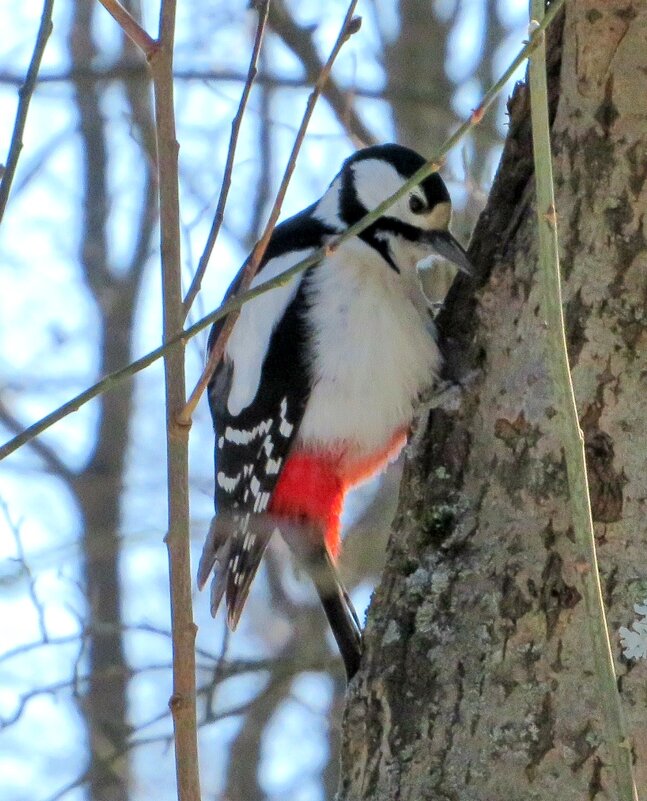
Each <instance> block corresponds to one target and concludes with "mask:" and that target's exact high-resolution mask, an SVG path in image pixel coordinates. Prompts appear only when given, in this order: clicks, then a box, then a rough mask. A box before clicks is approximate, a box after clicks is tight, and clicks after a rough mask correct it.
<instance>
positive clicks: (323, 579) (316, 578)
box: [277, 520, 362, 681]
mask: <svg viewBox="0 0 647 801" xmlns="http://www.w3.org/2000/svg"><path fill="white" fill-rule="evenodd" d="M277 528H278V529H279V531H280V532H281V536H282V537H283V539H284V540H285V541H286V542H287V544H288V546H289V547H290V549H291V551H292V552H293V553H294V554H295V556H296V557H297V559H298V561H299V563H300V564H302V565H303V566H304V567H305V569H306V570H307V572H308V574H309V576H310V577H311V579H312V582H313V584H314V585H315V589H316V590H317V594H318V595H319V598H320V600H321V605H322V606H323V609H324V612H325V613H326V617H327V618H328V622H329V624H330V628H331V629H332V633H333V636H334V637H335V640H336V642H337V646H338V648H339V652H340V654H341V657H342V659H343V660H344V666H345V668H346V675H347V677H348V681H350V680H351V679H352V678H353V676H354V675H355V673H357V670H358V668H359V663H360V658H361V655H362V630H361V627H360V624H359V619H358V617H357V613H356V611H355V607H354V606H353V602H352V601H351V599H350V597H349V595H348V592H347V591H346V588H345V587H344V585H343V583H342V580H341V577H340V575H339V572H338V570H337V567H336V565H335V563H334V561H333V559H332V557H331V556H330V553H329V551H328V548H327V547H326V543H325V541H324V538H323V537H322V534H321V531H320V530H319V528H318V527H317V526H316V525H313V524H311V523H286V522H285V521H284V520H282V521H281V525H280V527H279V526H277Z"/></svg>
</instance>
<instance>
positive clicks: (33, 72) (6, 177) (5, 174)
mask: <svg viewBox="0 0 647 801" xmlns="http://www.w3.org/2000/svg"><path fill="white" fill-rule="evenodd" d="M53 6H54V0H45V2H44V4H43V13H42V15H41V18H40V26H39V28H38V35H37V36H36V44H35V45H34V52H33V53H32V57H31V61H30V62H29V68H28V70H27V76H26V77H25V82H24V83H23V85H22V86H21V88H20V90H19V92H18V95H19V99H18V110H17V111H16V120H15V122H14V126H13V133H12V135H11V144H10V145H9V155H8V156H7V164H6V165H5V168H4V171H2V170H0V172H1V173H2V175H1V178H0V222H2V218H3V217H4V212H5V208H6V207H7V200H8V199H9V191H10V190H11V184H12V181H13V179H14V175H15V174H16V167H17V166H18V158H19V156H20V151H21V150H22V145H23V141H22V137H23V133H24V131H25V124H26V122H27V112H28V111H29V103H30V101H31V96H32V95H33V93H34V89H35V88H36V78H37V76H38V70H39V69H40V63H41V61H42V58H43V53H44V52H45V45H46V44H47V40H48V39H49V35H50V34H51V32H52V8H53Z"/></svg>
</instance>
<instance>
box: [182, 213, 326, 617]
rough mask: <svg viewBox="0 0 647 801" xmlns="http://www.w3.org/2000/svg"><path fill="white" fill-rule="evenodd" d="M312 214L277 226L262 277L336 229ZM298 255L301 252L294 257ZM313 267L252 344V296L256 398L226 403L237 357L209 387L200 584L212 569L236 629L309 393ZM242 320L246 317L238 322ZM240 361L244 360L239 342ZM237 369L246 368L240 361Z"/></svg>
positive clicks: (217, 597) (214, 593) (215, 589)
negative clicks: (210, 436) (206, 516)
mask: <svg viewBox="0 0 647 801" xmlns="http://www.w3.org/2000/svg"><path fill="white" fill-rule="evenodd" d="M311 211H312V209H306V211H304V212H302V213H301V214H300V215H297V217H294V218H292V219H290V220H288V221H286V222H285V223H282V224H281V225H279V226H278V227H277V228H276V230H275V232H274V234H273V236H272V239H271V241H270V245H269V247H268V250H267V253H266V255H265V258H264V261H263V264H262V273H261V275H260V278H261V280H262V279H263V278H265V276H266V275H267V274H268V272H272V270H273V269H275V268H276V266H277V265H278V264H280V265H281V266H282V267H283V270H284V269H287V267H288V266H290V261H291V263H292V264H296V263H297V262H298V261H300V260H301V259H302V258H303V257H304V255H306V254H307V252H313V251H314V250H316V248H318V247H319V246H320V245H321V244H323V242H324V241H325V237H326V236H327V235H329V234H331V233H333V231H332V229H330V228H329V227H327V226H326V225H324V224H323V223H321V222H320V221H318V220H317V219H315V218H313V217H312V216H311ZM294 252H297V253H300V254H301V255H299V256H298V257H295V258H294V259H292V260H291V254H293V253H294ZM312 269H316V268H310V269H309V270H307V271H306V272H305V273H302V274H301V275H299V276H296V277H295V278H294V279H293V281H294V282H295V283H294V285H293V290H292V292H293V295H292V296H291V299H290V300H289V302H288V303H287V306H286V307H285V311H284V313H283V309H282V308H281V309H280V310H279V313H277V315H276V320H274V321H273V326H272V328H271V331H268V334H269V336H268V341H267V343H264V342H260V343H259V342H258V341H254V336H255V333H256V331H255V329H254V327H253V325H252V324H251V322H250V320H253V314H254V313H255V308H254V304H255V301H254V300H252V301H250V304H249V309H248V312H247V318H246V321H243V323H242V324H243V325H246V326H247V327H248V329H249V338H250V342H249V347H250V349H252V348H258V347H262V348H264V357H263V359H262V365H261V366H260V379H259V380H258V389H257V391H256V394H255V395H254V397H253V398H252V399H251V402H250V403H249V404H248V405H246V406H245V407H244V408H242V409H240V410H237V409H234V410H233V412H232V409H231V408H230V405H229V403H228V402H229V401H230V395H231V392H232V386H233V383H234V371H235V370H236V367H237V365H236V361H234V362H232V361H231V360H229V361H228V360H226V359H225V360H223V361H222V362H221V364H220V365H219V367H218V369H217V370H216V372H215V374H214V376H213V379H212V381H211V383H210V385H209V406H210V409H211V415H212V417H213V423H214V431H215V435H216V446H215V471H216V491H215V506H216V517H215V518H214V521H213V522H212V525H211V528H210V531H209V534H208V536H207V540H206V542H205V546H204V549H203V553H202V557H201V560H200V566H199V568H198V584H199V586H203V585H204V584H205V583H206V581H207V579H208V577H209V574H210V572H211V570H212V569H213V568H214V567H215V576H214V580H213V584H212V590H211V611H212V613H213V614H215V611H216V609H217V608H218V605H219V603H220V601H221V599H222V596H223V594H226V597H227V608H228V620H229V624H230V626H231V627H232V628H233V627H235V626H236V624H237V622H238V619H239V617H240V613H241V611H242V608H243V606H244V603H245V600H246V598H247V594H248V592H249V588H250V586H251V583H252V580H253V578H254V575H255V573H256V571H257V569H258V565H259V563H260V560H261V558H262V556H263V553H264V551H265V548H266V546H267V543H268V542H269V539H270V537H271V535H272V533H273V531H274V528H275V527H274V525H272V523H271V516H268V515H264V514H263V513H264V512H265V511H266V510H267V506H268V503H269V501H270V498H271V495H272V492H273V491H274V487H275V486H276V483H277V481H278V479H279V477H280V475H281V471H282V469H283V466H284V465H285V461H286V458H287V455H288V452H289V450H290V447H291V445H292V442H293V440H294V438H295V436H296V434H297V432H298V429H299V425H300V423H301V419H302V417H303V414H304V411H305V406H306V403H307V400H308V397H309V395H310V389H311V379H310V365H309V359H308V352H307V345H308V331H307V328H306V320H305V319H304V312H305V310H306V309H307V303H308V299H307V284H308V275H309V272H310V271H311V270H312ZM240 280H241V273H239V275H238V276H237V277H236V279H235V280H234V282H233V284H232V286H231V287H230V289H229V291H228V293H227V295H228V296H229V295H232V294H234V293H235V291H236V289H237V287H238V285H239V284H240ZM272 292H274V290H270V292H269V293H268V294H267V295H266V296H264V297H266V298H268V299H269V298H270V295H271V294H272ZM256 306H259V307H261V306H262V304H256ZM261 312H262V313H268V309H267V308H265V309H260V310H259V313H261ZM241 320H243V318H242V317H241V318H239V320H238V321H237V323H236V325H237V326H238V325H239V324H241ZM221 327H222V325H221V324H220V325H219V323H216V324H215V325H214V327H213V329H212V331H211V335H210V338H209V346H210V347H211V346H212V345H213V343H214V342H215V341H216V339H217V337H218V334H219V332H220V329H221ZM241 333H245V334H246V331H245V330H244V329H241V330H239V331H238V332H237V334H238V336H239V337H240V335H241ZM232 336H233V335H232ZM239 341H240V339H239ZM243 341H244V337H243ZM235 359H236V360H239V361H244V359H245V353H244V350H242V349H241V348H240V347H239V352H238V353H237V354H236V357H235ZM238 366H239V369H242V367H241V365H238Z"/></svg>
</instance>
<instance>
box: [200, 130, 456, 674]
mask: <svg viewBox="0 0 647 801" xmlns="http://www.w3.org/2000/svg"><path fill="white" fill-rule="evenodd" d="M423 164H424V159H423V158H422V157H421V156H420V155H418V154H417V153H415V152H414V151H412V150H409V149H408V148H405V147H401V146H399V145H393V144H390V145H378V146H375V147H369V148H366V149H364V150H360V151H358V152H356V153H355V154H354V155H352V156H351V157H350V158H348V159H347V160H346V161H345V162H344V164H343V165H342V168H341V171H340V172H339V174H338V175H337V176H336V178H335V179H334V180H333V182H332V183H331V184H330V186H329V187H328V189H327V191H326V192H325V194H324V195H323V197H322V198H321V199H320V200H319V201H317V202H316V203H314V204H313V205H312V206H309V207H308V208H306V209H304V210H303V211H302V212H300V213H299V214H297V215H295V216H294V217H292V218H291V219H289V220H286V221H285V222H283V223H281V224H280V225H278V226H277V227H276V229H275V231H274V233H273V235H272V238H271V240H270V243H269V246H268V248H267V251H266V253H265V256H264V259H263V262H262V264H261V267H260V270H259V272H258V273H257V275H256V276H255V278H254V280H253V282H252V286H255V285H258V284H259V283H262V282H264V281H267V280H269V279H270V278H273V277H274V276H276V275H279V274H280V273H282V272H284V271H285V270H287V269H288V268H290V267H291V266H293V265H295V264H297V263H298V262H299V261H301V260H302V259H304V258H305V257H307V256H309V255H310V254H312V253H313V252H314V251H315V250H316V249H317V248H319V247H321V246H322V245H325V244H326V243H327V242H330V241H331V240H332V239H333V237H335V235H337V234H339V233H340V232H342V231H344V230H345V229H346V228H347V227H348V226H350V225H352V224H353V223H355V222H357V221H358V220H359V219H361V218H362V217H363V216H364V215H365V214H366V213H367V212H368V211H370V210H372V209H374V208H375V207H376V206H377V205H378V204H379V203H380V202H381V201H383V200H384V199H385V198H386V197H388V196H389V195H390V194H392V193H393V192H394V191H396V190H397V189H398V188H399V187H401V186H402V184H403V183H404V181H405V180H406V179H407V178H410V177H411V176H412V175H413V174H414V173H415V172H416V171H417V170H418V169H419V168H420V167H421V166H422V165H423ZM450 215H451V204H450V198H449V193H448V192H447V188H446V187H445V184H444V183H443V180H442V179H441V177H440V176H439V175H438V174H436V173H433V174H432V175H430V176H429V177H428V178H426V179H425V180H424V181H422V183H421V184H419V185H418V186H417V187H415V188H414V189H412V190H411V191H410V192H409V193H407V194H406V195H404V196H403V197H402V198H400V200H398V201H397V202H396V203H395V204H394V205H393V206H392V207H391V208H390V209H389V210H388V211H387V212H386V213H385V214H384V216H382V217H380V218H379V219H378V220H377V221H376V222H374V223H372V224H371V225H370V226H369V227H368V228H367V229H365V230H364V231H363V232H362V233H361V234H359V235H358V236H356V237H353V238H351V239H349V240H347V241H345V242H343V243H342V244H341V245H339V247H337V248H336V249H333V250H331V253H330V254H329V255H327V256H326V257H325V258H324V259H322V260H321V261H320V262H318V263H317V264H316V265H314V266H312V267H310V268H308V269H307V270H305V271H304V272H302V273H301V274H299V275H297V276H295V277H294V278H292V279H291V280H290V281H289V283H288V284H287V285H285V286H281V287H278V288H275V289H272V290H270V291H269V292H267V293H266V294H264V295H261V296H258V297H256V298H254V299H253V300H251V301H249V302H248V303H246V304H245V305H244V306H243V307H242V310H241V313H240V317H239V318H238V320H237V321H236V324H235V326H234V328H233V331H232V334H231V336H230V338H229V341H228V342H227V346H226V348H225V354H224V358H223V360H222V362H221V363H220V365H219V367H218V368H217V370H216V372H215V374H214V376H213V378H212V380H211V383H210V385H209V404H210V408H211V414H212V417H213V423H214V430H215V436H216V443H215V469H216V491H215V504H216V512H217V514H216V516H215V517H214V519H213V521H212V523H211V527H210V530H209V533H208V535H207V538H206V542H205V544H204V549H203V552H202V557H201V559H200V564H199V568H198V585H199V587H200V588H202V587H204V585H205V584H206V582H207V580H208V578H209V575H210V574H211V572H212V570H213V571H214V578H213V582H212V587H211V612H212V614H213V615H215V613H216V611H217V609H218V606H219V605H220V602H221V600H222V597H223V595H225V596H226V603H227V611H228V623H229V626H230V627H231V628H232V629H233V628H235V627H236V625H237V623H238V621H239V618H240V615H241V612H242V610H243V606H244V604H245V601H246V599H247V596H248V593H249V590H250V586H251V583H252V580H253V579H254V576H255V574H256V571H257V569H258V567H259V564H260V561H261V558H262V556H263V553H264V551H265V548H266V546H267V544H268V542H269V540H270V537H271V536H272V535H273V534H275V533H280V534H281V535H282V536H283V538H284V539H285V540H286V541H287V542H288V544H289V545H290V547H291V548H292V550H293V551H294V552H295V554H296V555H297V557H298V559H299V560H300V561H301V562H302V563H303V564H304V565H305V566H306V568H307V570H308V572H309V574H310V575H311V577H312V579H313V582H314V584H315V587H316V589H317V591H318V594H319V596H320V598H321V601H322V604H323V607H324V610H325V613H326V615H327V617H328V620H329V622H330V626H331V628H332V631H333V634H334V636H335V639H336V641H337V644H338V646H339V649H340V652H341V655H342V657H343V660H344V663H345V666H346V672H347V674H348V677H349V679H350V678H351V677H352V676H353V675H354V673H355V672H356V670H357V668H358V665H359V659H360V655H361V630H360V626H359V623H358V621H357V616H356V614H355V612H354V609H353V607H352V604H351V602H350V599H349V597H348V594H347V593H346V590H345V589H344V587H343V585H342V583H341V581H340V579H339V576H338V573H337V569H336V564H335V563H336V559H337V557H338V555H339V550H340V513H341V510H342V505H343V501H344V497H345V495H346V493H347V492H348V490H349V489H350V488H351V487H354V486H356V485H357V484H359V483H361V482H363V481H365V480H366V479H368V478H370V477H371V476H373V475H375V474H376V473H378V472H379V471H381V470H383V469H384V468H385V467H386V466H387V465H388V463H389V462H390V461H392V460H394V459H395V458H396V457H397V455H398V454H399V452H400V450H401V449H402V447H403V446H404V444H405V443H406V440H407V435H408V432H409V428H410V425H411V422H412V419H413V415H414V409H415V405H416V401H417V399H418V397H419V395H420V393H421V392H422V391H423V390H424V389H425V388H426V387H428V386H429V385H431V383H432V382H433V380H434V378H435V377H436V376H437V373H438V369H439V366H440V363H441V356H440V352H439V349H438V346H437V344H436V340H435V336H434V326H433V322H432V318H431V315H430V312H429V308H428V303H427V301H426V299H425V297H424V295H423V292H422V289H421V286H420V282H419V279H418V274H417V268H416V266H417V264H418V262H420V261H421V260H422V259H423V258H425V257H427V256H429V255H430V254H434V253H435V254H440V255H441V256H444V257H445V258H447V259H449V260H451V261H453V262H454V263H455V264H456V265H457V266H458V267H459V268H460V269H461V270H463V271H465V272H470V263H469V260H468V258H467V255H466V253H465V251H464V250H463V248H462V247H461V245H460V244H459V243H458V242H457V241H456V239H454V237H453V236H452V235H451V234H450V232H449V221H450ZM241 275H242V270H241V273H239V275H238V277H237V279H235V280H234V282H233V284H232V286H231V287H230V288H229V291H228V295H231V294H233V293H235V292H236V289H237V286H238V284H239V282H240V277H241ZM221 327H222V323H221V322H220V321H219V322H217V323H216V324H215V325H214V327H213V329H212V331H211V335H210V339H209V347H211V346H212V345H213V343H214V342H215V341H216V339H217V337H218V334H219V332H220V330H221Z"/></svg>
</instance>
